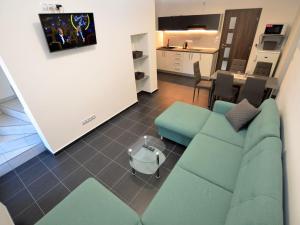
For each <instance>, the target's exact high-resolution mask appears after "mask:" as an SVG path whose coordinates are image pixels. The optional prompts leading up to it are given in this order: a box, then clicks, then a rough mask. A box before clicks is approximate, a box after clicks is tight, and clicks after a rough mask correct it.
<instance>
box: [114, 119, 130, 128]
mask: <svg viewBox="0 0 300 225" xmlns="http://www.w3.org/2000/svg"><path fill="white" fill-rule="evenodd" d="M113 124H114V125H115V126H117V127H120V128H123V129H128V128H130V127H131V126H132V125H133V121H132V120H130V119H127V118H124V117H120V119H118V120H117V121H116V122H113Z"/></svg>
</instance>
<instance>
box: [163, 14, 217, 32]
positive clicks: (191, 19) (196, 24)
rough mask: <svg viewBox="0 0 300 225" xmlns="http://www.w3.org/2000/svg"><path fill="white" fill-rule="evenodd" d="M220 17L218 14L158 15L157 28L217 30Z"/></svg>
mask: <svg viewBox="0 0 300 225" xmlns="http://www.w3.org/2000/svg"><path fill="white" fill-rule="evenodd" d="M220 18H221V15H220V14H209V15H190V16H167V17H159V18H158V29H159V30H188V29H197V28H204V29H207V30H218V29H219V23H220Z"/></svg>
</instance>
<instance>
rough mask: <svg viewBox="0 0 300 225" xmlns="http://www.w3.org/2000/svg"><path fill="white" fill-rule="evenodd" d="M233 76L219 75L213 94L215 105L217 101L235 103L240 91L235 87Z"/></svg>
mask: <svg viewBox="0 0 300 225" xmlns="http://www.w3.org/2000/svg"><path fill="white" fill-rule="evenodd" d="M233 79H234V77H233V75H231V74H225V73H221V72H220V73H218V74H217V79H216V80H215V87H214V90H213V94H212V100H211V102H212V103H213V102H214V101H215V100H225V101H230V102H234V101H235V100H236V95H237V93H238V89H237V88H235V87H234V86H233ZM212 105H213V104H211V106H212Z"/></svg>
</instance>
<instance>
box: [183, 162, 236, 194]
mask: <svg viewBox="0 0 300 225" xmlns="http://www.w3.org/2000/svg"><path fill="white" fill-rule="evenodd" d="M178 166H179V167H180V168H181V169H183V170H185V171H187V172H189V173H191V174H193V175H194V176H196V177H199V178H202V179H203V180H205V181H207V182H209V183H210V184H213V185H216V186H218V187H219V188H222V189H223V190H224V191H227V192H229V193H231V194H233V191H231V190H229V189H227V188H225V187H223V186H221V185H219V184H216V183H214V182H213V181H211V180H209V179H207V178H205V177H202V176H200V175H198V174H196V173H194V172H193V171H191V170H189V169H186V168H184V166H182V165H181V164H178Z"/></svg>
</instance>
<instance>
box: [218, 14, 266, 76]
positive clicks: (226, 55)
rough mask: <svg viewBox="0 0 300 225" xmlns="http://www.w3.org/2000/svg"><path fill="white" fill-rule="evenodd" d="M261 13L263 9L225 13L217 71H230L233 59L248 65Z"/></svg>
mask: <svg viewBox="0 0 300 225" xmlns="http://www.w3.org/2000/svg"><path fill="white" fill-rule="evenodd" d="M261 11H262V9H261V8H259V9H234V10H226V11H225V18H224V23H223V29H222V36H221V41H220V48H219V57H218V62H217V69H221V70H230V66H231V63H232V60H233V59H240V60H243V61H245V64H246V65H247V62H248V59H249V55H250V52H251V48H252V44H253V40H254V37H255V34H256V29H257V25H258V22H259V18H260V14H261ZM241 72H245V71H241Z"/></svg>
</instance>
